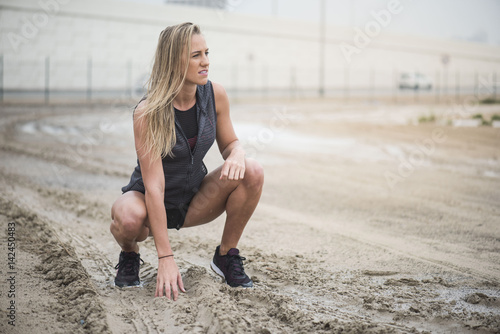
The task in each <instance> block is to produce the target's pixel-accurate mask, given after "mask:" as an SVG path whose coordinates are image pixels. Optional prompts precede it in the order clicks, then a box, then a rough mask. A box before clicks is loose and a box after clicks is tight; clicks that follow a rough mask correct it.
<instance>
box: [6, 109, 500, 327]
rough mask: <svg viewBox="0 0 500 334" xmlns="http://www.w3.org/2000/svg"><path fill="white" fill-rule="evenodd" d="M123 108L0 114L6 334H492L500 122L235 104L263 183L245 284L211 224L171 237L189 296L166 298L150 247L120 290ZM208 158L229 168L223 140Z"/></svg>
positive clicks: (247, 239)
mask: <svg viewBox="0 0 500 334" xmlns="http://www.w3.org/2000/svg"><path fill="white" fill-rule="evenodd" d="M132 105H133V103H132V102H131V103H129V105H126V104H123V103H114V104H109V105H93V106H74V105H67V106H64V105H53V106H40V105H24V106H21V105H3V106H1V120H0V154H1V159H0V182H1V184H2V192H1V196H0V206H1V210H0V220H1V222H2V226H4V227H5V228H2V233H3V235H2V240H7V237H8V234H7V231H8V230H7V227H8V226H14V227H15V238H16V249H15V251H16V257H15V275H14V276H15V284H14V288H15V297H14V298H10V297H7V295H6V294H5V293H4V291H8V289H9V288H11V286H10V285H9V282H8V281H7V278H8V274H7V272H8V271H9V270H8V263H7V262H8V256H7V254H8V249H7V243H6V242H2V254H4V255H3V256H2V259H1V260H0V265H1V268H0V271H1V272H2V273H1V275H2V279H1V280H0V287H1V291H2V294H1V299H0V307H1V309H2V312H3V313H5V314H6V316H7V315H9V311H8V310H7V308H8V303H9V302H10V301H11V300H14V301H15V303H16V310H15V311H16V313H15V316H16V318H15V319H16V326H15V327H12V326H10V325H9V324H8V318H6V317H2V321H1V322H0V332H2V333H32V332H37V333H68V332H73V333H134V332H138V333H185V332H187V333H338V332H344V333H351V332H352V333H365V332H367V333H425V332H431V333H499V332H500V206H499V203H500V146H499V143H500V129H499V128H493V127H491V126H481V127H471V128H468V127H453V126H452V125H450V124H452V123H453V122H452V119H456V118H460V117H470V116H471V115H467V114H466V113H459V112H457V111H456V110H455V111H452V109H453V108H451V107H449V106H446V105H418V106H415V105H390V104H383V103H370V102H362V101H359V102H351V103H348V104H345V103H341V102H339V101H302V102H299V101H295V102H293V101H285V102H253V103H233V107H232V118H233V121H234V123H235V128H236V130H237V133H238V134H239V136H240V139H241V140H242V141H243V142H244V144H245V147H246V148H247V152H248V154H249V155H250V156H252V157H255V158H256V159H258V160H259V161H260V162H261V163H262V165H263V166H264V168H265V174H266V176H265V178H266V180H265V188H264V193H263V196H262V199H261V203H260V204H259V207H258V208H257V211H256V212H255V214H254V217H253V218H252V220H251V221H250V223H249V225H248V226H247V229H246V230H245V233H244V235H243V237H242V239H241V241H240V245H239V248H240V250H241V252H242V255H243V256H245V257H246V258H247V260H246V269H247V272H248V273H249V274H250V275H251V276H252V278H253V279H254V281H255V288H254V289H246V290H244V289H231V288H228V287H227V286H226V285H225V284H223V283H221V281H220V280H219V278H218V277H217V276H216V275H215V274H214V273H213V272H212V271H211V270H210V268H209V262H210V259H211V256H212V254H213V250H214V248H215V247H216V246H217V245H218V243H219V240H220V235H221V232H222V228H223V225H224V216H221V217H219V218H218V219H217V220H216V221H214V222H213V223H210V224H207V225H204V226H201V227H197V228H192V229H185V230H180V231H170V232H169V235H170V240H171V242H172V245H173V249H174V252H175V255H176V261H177V264H178V265H179V267H180V269H181V273H182V276H183V280H184V284H185V286H186V288H187V293H185V294H182V295H181V296H180V298H179V300H178V301H177V302H172V301H169V300H167V299H166V298H153V296H154V289H155V282H156V265H157V260H156V252H155V248H154V243H153V240H152V239H148V240H147V241H146V242H145V243H143V244H142V247H141V256H142V258H143V259H144V261H145V264H144V265H143V266H142V267H141V279H142V281H143V286H142V287H140V288H132V289H119V288H116V287H114V286H113V279H114V274H115V269H114V265H115V264H116V262H117V260H118V253H119V248H118V245H117V244H116V243H115V241H114V239H113V237H112V236H111V234H110V233H109V223H110V207H111V205H112V203H113V201H114V200H115V199H116V197H117V196H119V195H120V188H121V186H123V185H125V184H126V183H127V182H128V178H129V176H130V173H131V172H132V169H133V167H134V166H135V153H134V147H133V137H132V124H131V121H132V117H131V108H130V107H131V106H132ZM450 110H451V111H450ZM474 113H482V114H483V116H485V117H489V116H490V115H492V114H494V113H496V114H500V106H499V105H490V106H488V105H484V106H478V107H477V109H475V110H474ZM430 114H433V115H435V116H436V120H435V121H432V122H426V123H421V124H418V121H417V120H418V119H419V118H421V117H422V116H428V115H430ZM205 162H206V164H207V166H208V168H209V169H213V168H214V167H216V166H218V165H220V164H221V163H222V160H221V158H220V155H219V154H218V152H217V150H216V145H214V147H213V149H212V150H211V151H210V152H209V154H208V156H207V158H206V160H205ZM9 223H12V224H9Z"/></svg>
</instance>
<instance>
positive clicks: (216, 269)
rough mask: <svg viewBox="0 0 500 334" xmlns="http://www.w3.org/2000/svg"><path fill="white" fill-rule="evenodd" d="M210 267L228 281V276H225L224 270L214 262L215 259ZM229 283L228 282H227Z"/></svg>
mask: <svg viewBox="0 0 500 334" xmlns="http://www.w3.org/2000/svg"><path fill="white" fill-rule="evenodd" d="M210 268H212V270H213V271H215V273H216V274H217V275H219V276H221V277H222V278H223V279H224V281H226V276H224V273H223V272H222V270H220V269H219V268H218V267H217V266H216V265H215V263H214V261H213V260H212V262H210ZM226 283H227V282H226Z"/></svg>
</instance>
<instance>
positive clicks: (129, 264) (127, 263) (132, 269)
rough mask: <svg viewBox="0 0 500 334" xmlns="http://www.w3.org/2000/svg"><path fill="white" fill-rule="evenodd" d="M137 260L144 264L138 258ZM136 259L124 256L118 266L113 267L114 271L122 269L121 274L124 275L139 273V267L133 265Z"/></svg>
mask: <svg viewBox="0 0 500 334" xmlns="http://www.w3.org/2000/svg"><path fill="white" fill-rule="evenodd" d="M139 260H140V261H141V262H142V264H144V261H143V260H142V259H141V258H139ZM135 261H136V258H135V257H132V256H124V257H123V259H121V260H120V261H119V262H118V264H117V265H116V266H115V269H120V268H123V272H124V273H125V275H135V274H137V272H138V271H139V266H140V263H139V266H136V265H135V263H136V262H135Z"/></svg>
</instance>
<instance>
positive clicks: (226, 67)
mask: <svg viewBox="0 0 500 334" xmlns="http://www.w3.org/2000/svg"><path fill="white" fill-rule="evenodd" d="M499 14H500V1H495V0H479V1H471V0H461V1H451V0H440V1H431V0H421V1H410V0H400V1H396V0H380V1H379V0H371V1H368V0H352V1H346V0H337V1H336V0H308V1H304V0H294V1H290V0H289V1H284V0H252V1H250V0H142V1H141V0H121V1H118V0H85V1H83V0H11V1H9V0H0V29H1V36H2V40H1V45H0V102H1V101H4V102H8V101H25V102H26V101H33V102H40V101H42V102H43V101H44V102H47V103H49V102H56V101H89V102H92V101H106V100H110V99H122V98H123V99H129V98H134V99H135V98H137V97H139V96H141V95H142V94H143V93H144V83H145V82H146V80H147V78H148V75H149V71H150V68H151V65H152V61H153V56H154V51H155V48H156V43H157V38H158V35H159V33H160V32H161V30H163V29H164V28H165V27H166V26H168V25H173V24H177V23H181V22H184V21H191V22H194V23H197V24H199V25H200V26H201V28H202V31H203V33H204V34H205V36H206V39H207V43H208V46H209V48H210V60H211V72H210V78H211V80H213V81H217V82H220V83H222V84H223V85H224V86H225V88H226V89H227V91H228V92H229V94H230V96H231V98H233V99H239V98H241V99H245V98H264V99H266V98H275V97H277V98H283V97H284V98H318V97H320V98H321V97H328V98H341V99H345V100H349V99H357V98H371V99H388V100H393V101H395V102H397V101H404V100H411V101H412V102H419V101H429V100H431V101H435V102H439V101H442V100H445V99H450V98H452V99H455V98H456V99H457V100H459V99H462V98H463V97H465V96H470V95H478V94H479V93H480V92H479V90H481V89H482V90H483V91H484V92H483V94H482V95H483V96H487V98H488V99H491V100H493V101H495V100H496V99H497V98H498V95H499V94H500V92H497V90H498V86H499V82H500V20H498V17H499Z"/></svg>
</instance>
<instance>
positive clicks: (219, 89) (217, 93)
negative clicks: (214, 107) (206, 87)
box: [211, 81, 227, 102]
mask: <svg viewBox="0 0 500 334" xmlns="http://www.w3.org/2000/svg"><path fill="white" fill-rule="evenodd" d="M211 83H212V87H213V90H214V98H215V101H216V102H217V101H218V100H221V99H223V100H225V99H227V93H226V90H225V89H224V87H223V86H222V85H221V84H220V83H217V82H213V81H212V82H211Z"/></svg>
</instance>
